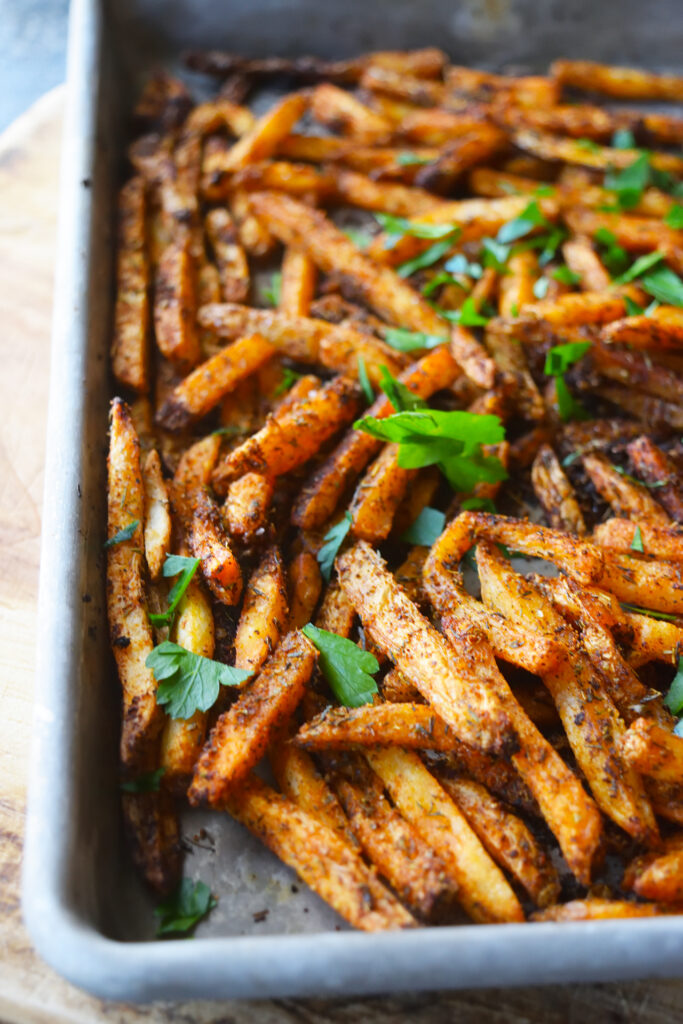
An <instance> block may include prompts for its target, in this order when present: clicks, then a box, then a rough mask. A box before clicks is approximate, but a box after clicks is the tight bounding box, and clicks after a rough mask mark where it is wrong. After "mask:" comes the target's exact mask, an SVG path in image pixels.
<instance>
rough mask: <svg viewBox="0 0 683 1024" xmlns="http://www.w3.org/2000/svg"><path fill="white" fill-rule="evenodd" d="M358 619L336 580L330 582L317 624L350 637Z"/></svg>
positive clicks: (339, 634) (329, 630)
mask: <svg viewBox="0 0 683 1024" xmlns="http://www.w3.org/2000/svg"><path fill="white" fill-rule="evenodd" d="M355 621H356V611H355V609H354V607H353V605H352V604H351V602H350V601H349V600H348V598H347V597H346V595H345V593H344V591H343V590H342V588H341V587H340V586H339V584H338V583H337V581H336V580H334V581H333V582H332V583H330V584H328V587H327V590H326V591H325V595H324V597H323V600H322V604H321V605H320V611H319V612H318V617H317V619H316V620H315V624H316V626H317V627H318V629H326V630H327V631H328V633H336V634H337V636H343V637H348V636H350V634H351V630H352V629H353V624H354V622H355Z"/></svg>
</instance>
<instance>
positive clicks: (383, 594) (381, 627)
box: [337, 541, 511, 753]
mask: <svg viewBox="0 0 683 1024" xmlns="http://www.w3.org/2000/svg"><path fill="white" fill-rule="evenodd" d="M337 573H338V576H339V582H340V583H341V585H342V588H343V589H344V592H345V593H346V596H347V597H348V598H349V600H350V601H351V602H352V604H353V605H354V607H355V608H356V611H357V612H358V614H359V615H360V617H361V620H362V622H363V625H364V626H365V627H366V628H367V629H369V630H370V632H371V633H372V636H373V638H374V640H375V642H376V643H378V644H379V646H380V647H381V648H382V649H383V650H384V651H386V653H387V654H388V655H389V656H390V657H391V659H392V661H393V662H394V663H395V664H396V665H397V666H398V668H400V670H401V671H402V672H403V673H404V675H406V676H407V677H408V679H409V680H410V681H411V682H412V683H413V684H414V685H415V686H416V687H417V688H418V690H419V691H420V693H421V694H422V695H423V696H424V697H426V698H427V700H428V701H429V702H430V703H431V704H432V705H433V707H434V709H435V710H436V711H437V712H438V714H439V715H440V716H441V717H442V718H443V719H444V721H445V722H446V723H447V724H448V725H450V726H451V728H452V729H453V731H454V732H455V734H456V735H457V736H458V738H459V739H461V740H462V741H463V742H465V743H467V742H469V743H470V744H471V745H473V746H476V747H479V748H481V749H483V750H486V751H489V752H491V753H496V752H501V751H503V750H505V749H506V748H508V746H509V740H510V733H511V726H510V722H509V719H508V717H507V715H506V713H505V712H504V711H503V709H502V706H501V702H500V700H499V697H498V694H497V693H496V691H495V689H494V688H493V687H492V686H491V681H490V680H489V679H488V678H487V675H486V672H485V671H481V670H480V666H479V665H477V663H476V661H475V659H474V658H472V656H471V653H470V652H469V651H465V650H462V651H460V650H458V651H456V650H455V648H451V647H450V646H449V645H448V644H447V643H446V642H445V641H444V640H443V638H442V637H441V636H440V635H439V634H438V633H437V632H436V630H434V629H433V627H432V626H430V624H429V622H428V621H427V619H425V618H424V617H423V616H422V615H421V614H420V612H419V611H418V609H417V608H416V607H415V605H414V604H413V603H412V602H411V601H410V600H409V599H408V598H407V597H406V595H405V594H404V593H403V591H402V590H401V589H400V587H399V586H398V584H397V583H396V581H395V580H394V578H393V577H392V576H391V574H390V573H389V572H387V570H386V569H385V567H384V563H383V562H382V559H381V558H380V557H379V555H378V554H377V553H376V552H375V551H373V550H372V548H371V547H370V546H369V545H368V544H367V543H366V542H365V541H358V542H357V543H356V544H355V545H354V547H352V548H351V549H349V550H348V551H347V552H346V553H345V554H343V555H342V556H341V557H340V558H338V559H337ZM427 666H429V667H428V668H427Z"/></svg>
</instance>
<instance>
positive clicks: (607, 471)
mask: <svg viewBox="0 0 683 1024" xmlns="http://www.w3.org/2000/svg"><path fill="white" fill-rule="evenodd" d="M583 467H584V469H585V470H586V473H587V474H588V476H589V477H590V479H591V480H592V481H593V486H594V487H595V489H596V490H597V492H598V494H601V495H602V497H603V498H604V499H605V501H607V502H609V504H610V505H611V507H612V510H613V512H614V514H615V515H616V516H621V517H623V518H624V519H634V520H636V521H640V520H641V519H642V520H643V521H644V522H648V521H649V522H651V523H653V524H657V525H660V526H666V525H667V524H669V523H670V522H671V520H670V519H669V517H668V515H667V514H666V512H665V511H664V509H663V508H662V506H661V505H659V504H658V503H657V502H656V501H655V499H654V498H653V497H652V495H651V493H650V492H649V491H648V490H647V489H646V488H645V487H643V486H642V484H638V483H636V482H634V481H633V480H629V479H628V477H626V476H624V474H623V473H618V472H617V471H616V469H615V468H614V466H613V465H612V464H611V462H609V461H608V459H606V458H605V457H604V456H603V455H598V454H596V453H592V454H590V455H584V457H583ZM654 553H655V552H651V554H654Z"/></svg>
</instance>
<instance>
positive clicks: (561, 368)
mask: <svg viewBox="0 0 683 1024" xmlns="http://www.w3.org/2000/svg"><path fill="white" fill-rule="evenodd" d="M590 347H591V342H590V341H572V342H569V343H568V344H566V345H555V346H554V347H553V348H551V349H549V350H548V354H547V355H546V358H545V366H544V367H543V372H544V373H545V374H546V375H547V376H548V377H554V378H555V392H556V395H557V408H558V412H559V414H560V419H561V420H562V421H563V422H564V423H566V422H567V421H568V420H585V419H588V413H587V411H586V410H585V409H584V407H583V406H582V405H581V403H580V402H579V401H577V400H576V399H575V398H574V396H573V395H572V393H571V391H570V390H569V388H568V387H567V382H566V381H565V379H564V374H565V373H566V371H567V370H568V369H569V368H570V366H573V365H574V363H578V361H579V360H580V359H582V358H583V356H584V355H585V354H586V352H587V351H588V349H589V348H590Z"/></svg>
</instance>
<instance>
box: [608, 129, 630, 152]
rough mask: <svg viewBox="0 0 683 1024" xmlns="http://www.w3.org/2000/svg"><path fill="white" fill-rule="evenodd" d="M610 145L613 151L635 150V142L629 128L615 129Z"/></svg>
mask: <svg viewBox="0 0 683 1024" xmlns="http://www.w3.org/2000/svg"><path fill="white" fill-rule="evenodd" d="M610 145H611V146H612V148H613V149H635V148H636V140H635V139H634V137H633V132H632V131H631V130H630V128H617V130H616V131H615V133H614V135H613V136H612V141H611V143H610Z"/></svg>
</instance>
